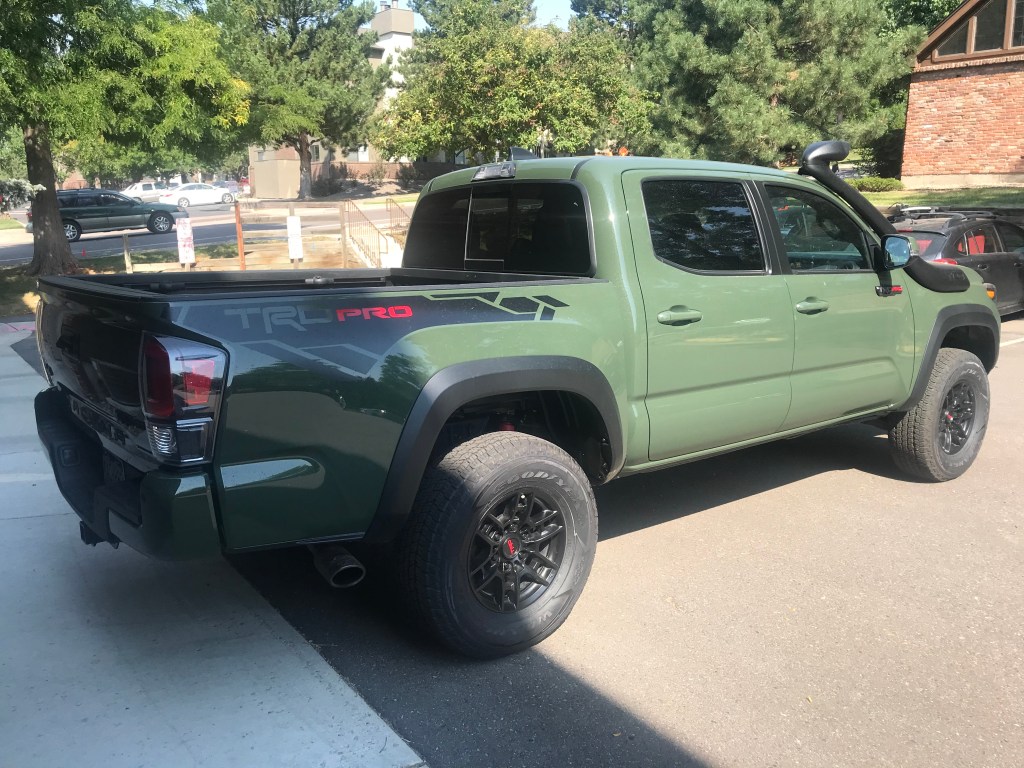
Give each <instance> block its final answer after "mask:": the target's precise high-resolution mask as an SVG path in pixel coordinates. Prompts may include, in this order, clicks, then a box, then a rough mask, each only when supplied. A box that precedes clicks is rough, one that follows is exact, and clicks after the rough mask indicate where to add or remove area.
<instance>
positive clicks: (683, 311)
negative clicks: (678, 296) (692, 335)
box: [658, 307, 704, 325]
mask: <svg viewBox="0 0 1024 768" xmlns="http://www.w3.org/2000/svg"><path fill="white" fill-rule="evenodd" d="M703 319H704V315H703V314H701V313H700V312H698V311H697V310H696V309H690V308H689V307H672V309H666V310H663V311H661V312H659V313H658V322H659V323H661V324H662V325H688V324H689V323H698V322H700V321H701V320H703Z"/></svg>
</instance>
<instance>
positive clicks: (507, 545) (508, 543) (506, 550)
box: [501, 536, 523, 560]
mask: <svg viewBox="0 0 1024 768" xmlns="http://www.w3.org/2000/svg"><path fill="white" fill-rule="evenodd" d="M522 548H523V543H522V542H521V541H520V540H519V537H518V536H507V537H505V540H504V541H503V542H501V554H502V555H504V556H505V559H506V560H513V559H515V557H516V555H518V554H519V550H521V549H522Z"/></svg>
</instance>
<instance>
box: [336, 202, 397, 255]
mask: <svg viewBox="0 0 1024 768" xmlns="http://www.w3.org/2000/svg"><path fill="white" fill-rule="evenodd" d="M345 208H346V211H345V236H346V238H347V240H348V241H349V242H350V243H352V244H353V245H354V246H355V249H356V251H357V252H358V253H359V255H360V256H361V257H362V258H363V261H365V262H366V263H367V264H369V265H370V266H371V267H376V268H378V269H379V268H380V267H381V264H382V263H383V262H382V259H383V257H384V256H385V255H386V254H387V252H388V239H387V237H385V235H384V233H383V232H381V231H380V230H379V229H378V228H377V225H376V224H374V223H373V222H372V221H370V219H369V218H367V216H366V214H365V213H363V212H362V211H361V210H359V206H357V205H356V204H355V203H353V202H351V201H346V202H345Z"/></svg>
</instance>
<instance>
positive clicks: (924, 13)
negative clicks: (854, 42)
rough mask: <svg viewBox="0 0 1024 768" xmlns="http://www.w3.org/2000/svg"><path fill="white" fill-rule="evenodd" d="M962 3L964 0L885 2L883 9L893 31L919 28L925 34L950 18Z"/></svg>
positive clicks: (887, 0)
mask: <svg viewBox="0 0 1024 768" xmlns="http://www.w3.org/2000/svg"><path fill="white" fill-rule="evenodd" d="M961 2H962V0H884V2H883V3H882V7H883V8H884V9H885V12H886V14H888V16H889V28H890V29H891V30H897V29H903V28H905V27H913V26H918V27H921V28H922V32H923V33H924V32H927V31H928V30H930V29H933V28H934V27H937V26H938V25H939V22H941V21H942V20H943V19H944V18H946V17H947V16H949V14H951V13H952V12H953V10H954V9H955V8H956V7H957V6H959V5H960V4H961ZM921 39H922V40H923V39H924V37H923V36H922V38H921Z"/></svg>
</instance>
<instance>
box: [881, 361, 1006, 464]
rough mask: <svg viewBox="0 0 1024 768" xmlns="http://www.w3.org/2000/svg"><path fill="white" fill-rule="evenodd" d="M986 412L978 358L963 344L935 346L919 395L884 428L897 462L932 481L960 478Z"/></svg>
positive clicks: (976, 446) (981, 434)
mask: <svg viewBox="0 0 1024 768" xmlns="http://www.w3.org/2000/svg"><path fill="white" fill-rule="evenodd" d="M988 414H989V388H988V374H987V373H986V372H985V366H984V365H982V363H981V360H979V359H978V358H977V357H976V356H975V355H973V354H971V353H970V352H966V351H964V350H962V349H948V348H943V349H940V350H939V354H938V356H937V357H936V358H935V366H934V367H933V368H932V372H931V375H930V376H929V377H928V385H927V387H926V388H925V392H924V396H923V397H922V398H921V400H920V402H918V404H917V405H915V406H914V407H913V408H912V409H911V410H909V411H907V413H906V414H904V415H903V418H902V419H900V421H899V422H898V423H897V424H896V425H895V426H894V427H893V428H892V429H891V430H889V444H890V445H891V446H892V454H893V458H894V460H895V461H896V466H898V467H899V468H900V469H901V470H902V471H904V472H906V473H907V474H910V475H913V476H914V477H917V478H920V479H922V480H929V481H932V482H943V481H946V480H952V479H954V478H956V477H959V476H960V475H962V474H963V473H964V472H966V471H967V469H968V467H970V466H971V464H973V463H974V459H975V458H976V457H977V455H978V451H979V450H980V449H981V441H982V439H983V438H984V437H985V429H986V427H987V426H988Z"/></svg>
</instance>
